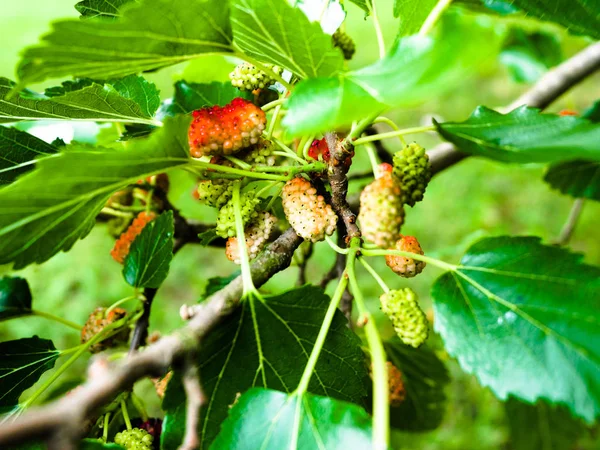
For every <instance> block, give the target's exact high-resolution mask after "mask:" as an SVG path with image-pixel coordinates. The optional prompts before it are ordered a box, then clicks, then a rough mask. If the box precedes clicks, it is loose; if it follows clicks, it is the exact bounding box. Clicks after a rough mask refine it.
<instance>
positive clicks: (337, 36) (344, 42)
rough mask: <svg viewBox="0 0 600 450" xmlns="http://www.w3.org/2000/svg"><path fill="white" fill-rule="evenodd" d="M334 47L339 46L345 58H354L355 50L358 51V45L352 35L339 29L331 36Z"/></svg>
mask: <svg viewBox="0 0 600 450" xmlns="http://www.w3.org/2000/svg"><path fill="white" fill-rule="evenodd" d="M331 40H332V42H333V46H334V47H338V48H339V49H340V50H342V53H343V54H344V59H352V56H353V55H354V52H355V51H356V45H354V41H353V40H352V38H351V37H350V36H348V35H347V34H346V33H344V32H343V31H342V30H340V29H338V30H337V31H336V32H335V33H333V35H332V36H331Z"/></svg>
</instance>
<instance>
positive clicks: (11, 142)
mask: <svg viewBox="0 0 600 450" xmlns="http://www.w3.org/2000/svg"><path fill="white" fill-rule="evenodd" d="M0 120H1V119H0ZM53 153H56V148H55V147H54V146H52V145H50V144H47V143H46V142H44V141H42V140H41V139H38V138H36V137H35V136H32V135H31V134H29V133H26V132H24V131H19V130H17V129H16V128H7V127H0V186H1V185H3V184H10V183H12V182H13V181H15V180H16V179H17V177H18V176H20V175H23V174H24V173H26V172H28V171H29V170H31V169H33V167H34V163H35V160H36V159H37V158H39V157H41V156H47V155H51V154H53Z"/></svg>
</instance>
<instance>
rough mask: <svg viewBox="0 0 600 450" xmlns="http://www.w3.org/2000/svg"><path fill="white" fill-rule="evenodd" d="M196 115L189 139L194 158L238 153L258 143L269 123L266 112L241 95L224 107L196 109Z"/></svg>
mask: <svg viewBox="0 0 600 450" xmlns="http://www.w3.org/2000/svg"><path fill="white" fill-rule="evenodd" d="M193 116H194V120H192V123H191V124H190V128H189V132H188V138H189V145H190V154H191V155H192V156H193V157H194V158H200V157H201V156H205V155H231V154H233V153H236V152H239V151H240V150H242V149H243V148H246V147H249V146H250V145H253V144H256V143H257V142H258V140H259V138H260V136H261V134H262V132H263V130H264V129H265V127H266V124H267V116H266V115H265V113H264V111H263V110H262V109H260V108H259V107H258V106H256V105H254V104H253V103H251V102H249V101H248V100H244V99H243V98H241V97H238V98H235V99H233V100H232V101H231V103H229V104H227V105H225V106H223V107H220V106H213V107H211V108H202V109H199V110H196V111H194V112H193Z"/></svg>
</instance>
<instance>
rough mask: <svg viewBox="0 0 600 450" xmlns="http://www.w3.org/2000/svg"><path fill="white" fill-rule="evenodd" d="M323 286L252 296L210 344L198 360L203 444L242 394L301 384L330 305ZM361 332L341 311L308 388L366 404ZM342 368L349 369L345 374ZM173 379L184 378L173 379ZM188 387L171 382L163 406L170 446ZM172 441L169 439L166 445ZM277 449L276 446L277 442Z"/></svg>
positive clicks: (174, 444) (178, 431) (176, 439)
mask: <svg viewBox="0 0 600 450" xmlns="http://www.w3.org/2000/svg"><path fill="white" fill-rule="evenodd" d="M329 301H330V299H329V297H327V296H326V295H325V294H324V293H323V291H322V290H321V289H318V288H316V287H313V286H304V287H302V288H299V289H296V290H292V291H289V292H286V293H284V294H281V295H277V296H273V297H268V298H266V299H265V301H262V300H258V299H256V298H253V297H250V298H246V299H245V300H244V301H243V303H242V306H241V308H239V309H238V311H236V312H235V313H234V314H232V315H231V316H229V317H228V318H227V319H225V321H224V322H223V323H222V324H221V325H220V326H219V328H218V329H217V330H215V332H214V333H211V335H210V336H208V337H207V338H206V339H205V340H204V342H203V344H202V349H201V352H200V355H199V356H198V361H199V364H200V371H201V373H202V385H203V388H204V391H205V393H206V395H207V398H208V401H207V404H206V406H205V407H203V413H202V420H201V424H202V425H201V426H202V430H201V435H202V442H203V446H204V448H207V447H208V445H210V443H211V442H212V441H213V439H214V438H215V436H216V435H217V433H218V431H219V426H220V424H221V422H222V421H223V420H224V419H225V418H226V417H227V413H228V411H229V408H228V405H231V404H232V403H234V402H235V399H236V398H237V396H238V393H243V392H245V391H246V390H248V389H249V388H251V387H255V386H261V387H268V388H271V389H277V390H280V391H284V392H292V391H293V390H294V389H296V387H297V385H298V383H299V381H300V378H301V376H302V372H303V370H304V367H305V365H306V363H307V361H308V356H309V355H310V352H311V350H312V347H313V345H314V342H315V340H316V338H317V334H318V332H319V328H320V326H321V323H322V322H323V319H324V317H325V311H326V309H327V306H328V305H329ZM360 345H361V344H360V339H359V338H358V337H357V336H356V335H355V334H354V333H352V331H350V330H349V329H348V327H347V320H346V319H345V317H344V316H343V314H342V313H341V312H339V311H338V312H337V313H336V316H335V318H334V321H333V324H332V326H331V328H330V331H329V335H328V338H327V341H326V343H325V347H324V349H323V352H322V354H321V357H320V358H319V361H318V363H317V366H316V369H315V372H314V375H313V377H312V380H311V383H310V385H309V387H308V390H309V391H310V392H312V393H314V394H320V395H328V396H332V397H335V398H337V399H341V400H346V401H351V402H357V403H360V402H362V401H363V400H364V397H365V395H366V388H365V383H366V380H367V378H368V375H367V368H366V365H365V361H364V358H365V357H364V353H363V352H362V350H361V348H360ZM342 374H343V375H342ZM173 380H177V378H174V379H173ZM184 398H185V394H184V393H183V389H182V388H181V386H180V384H179V388H178V387H177V382H175V383H174V382H173V381H171V382H170V383H169V387H168V389H167V392H166V394H165V400H164V402H163V408H165V409H166V410H167V417H168V416H170V415H176V416H178V417H179V421H172V420H170V421H169V420H167V422H168V424H169V423H170V424H171V425H170V426H171V428H165V431H163V434H164V435H165V436H164V437H163V449H166V450H168V449H175V448H177V446H178V445H179V444H180V443H181V438H182V437H183V435H182V434H181V433H182V432H183V427H184V426H183V422H182V420H183V417H184V411H182V409H181V408H180V405H182V403H184ZM165 442H169V443H170V444H169V445H165ZM273 448H277V447H273Z"/></svg>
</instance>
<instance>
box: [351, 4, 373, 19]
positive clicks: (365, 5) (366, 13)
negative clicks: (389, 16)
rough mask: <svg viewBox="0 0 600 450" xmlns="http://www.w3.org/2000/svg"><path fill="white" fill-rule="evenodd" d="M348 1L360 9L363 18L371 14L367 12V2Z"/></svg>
mask: <svg viewBox="0 0 600 450" xmlns="http://www.w3.org/2000/svg"><path fill="white" fill-rule="evenodd" d="M349 1H350V3H354V4H355V5H356V6H358V7H359V8H360V9H362V10H363V11H364V12H365V17H366V16H368V15H369V14H370V13H371V11H370V10H369V6H368V5H367V1H368V0H349Z"/></svg>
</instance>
